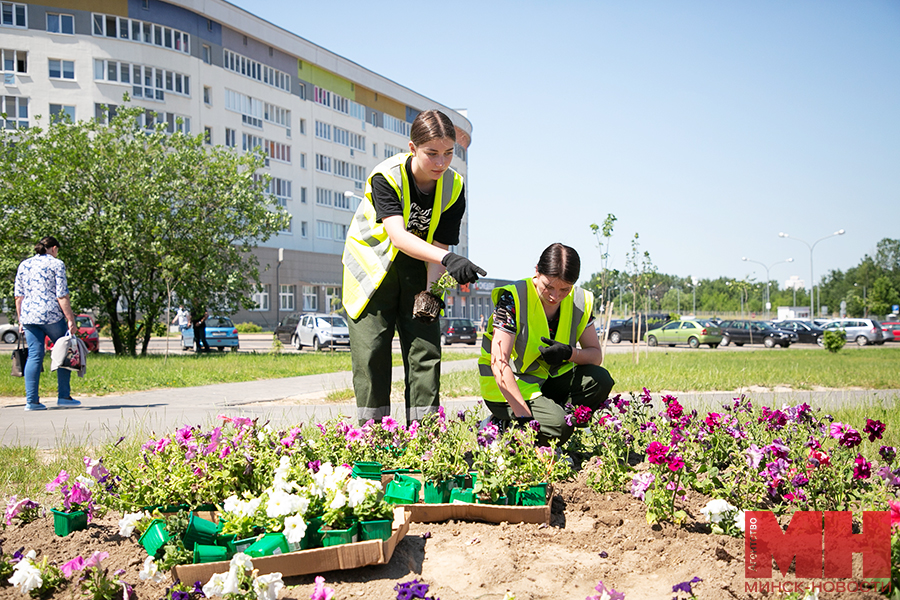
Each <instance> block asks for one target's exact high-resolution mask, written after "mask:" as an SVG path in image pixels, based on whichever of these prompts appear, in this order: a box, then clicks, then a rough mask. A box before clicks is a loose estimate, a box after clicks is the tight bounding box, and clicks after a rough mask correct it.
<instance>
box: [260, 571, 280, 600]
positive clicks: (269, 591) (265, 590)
mask: <svg viewBox="0 0 900 600" xmlns="http://www.w3.org/2000/svg"><path fill="white" fill-rule="evenodd" d="M283 587H284V581H282V580H281V573H278V572H275V573H269V574H267V575H259V576H258V577H257V578H256V579H254V580H253V592H254V593H255V594H256V600H275V599H276V598H277V597H278V592H279V591H280V590H281V588H283Z"/></svg>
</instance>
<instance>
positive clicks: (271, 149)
mask: <svg viewBox="0 0 900 600" xmlns="http://www.w3.org/2000/svg"><path fill="white" fill-rule="evenodd" d="M264 146H265V150H266V156H268V157H269V158H271V159H272V160H277V161H278V162H283V163H288V164H290V162H291V147H290V146H288V145H287V144H282V143H280V142H274V141H272V140H265V142H264Z"/></svg>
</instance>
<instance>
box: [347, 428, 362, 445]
mask: <svg viewBox="0 0 900 600" xmlns="http://www.w3.org/2000/svg"><path fill="white" fill-rule="evenodd" d="M364 435H365V434H363V431H362V429H357V428H356V427H351V428H350V431H348V432H347V433H346V434H345V435H344V438H345V439H346V440H347V441H348V442H350V443H353V442H358V441H360V440H362V439H363V437H364Z"/></svg>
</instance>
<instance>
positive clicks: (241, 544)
mask: <svg viewBox="0 0 900 600" xmlns="http://www.w3.org/2000/svg"><path fill="white" fill-rule="evenodd" d="M234 537H235V538H237V536H234ZM256 540H257V538H256V537H248V538H244V539H242V540H238V539H235V540H233V541H231V542H227V544H228V546H227V548H228V551H229V552H231V555H232V556H234V555H235V554H237V553H238V552H244V553H246V552H247V548H249V547H250V546H252V545H253V544H254V543H255V542H256Z"/></svg>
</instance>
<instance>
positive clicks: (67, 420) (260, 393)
mask: <svg viewBox="0 0 900 600" xmlns="http://www.w3.org/2000/svg"><path fill="white" fill-rule="evenodd" d="M476 364H477V359H474V358H473V359H468V360H459V361H452V362H446V363H443V364H442V365H441V370H442V372H443V373H450V372H453V371H461V370H469V369H472V370H474V369H476V368H477V367H476ZM391 378H392V380H393V381H401V380H402V379H403V367H394V369H393V370H392V372H391ZM351 387H352V379H351V374H350V373H349V372H341V373H328V374H324V375H307V376H304V377H290V378H287V379H269V380H265V381H248V382H243V383H223V384H217V385H206V386H200V387H192V388H175V389H164V390H152V391H147V392H135V393H132V394H122V395H118V396H112V395H110V396H98V397H85V398H81V401H82V406H81V407H79V408H70V409H57V408H55V406H54V402H53V401H52V400H51V401H50V402H49V403H47V406H48V408H50V410H47V411H43V412H25V410H24V406H25V399H24V398H23V399H22V401H21V403H15V404H10V405H8V406H5V407H2V408H0V446H36V447H39V448H55V447H57V446H59V445H62V444H65V445H72V444H78V443H81V444H85V445H100V444H102V443H104V442H107V441H115V440H117V439H118V438H119V437H120V436H122V435H126V434H131V435H134V434H141V435H145V434H147V435H149V433H150V432H154V431H155V432H156V433H157V434H158V435H162V434H163V433H166V432H169V431H171V430H172V429H174V428H176V427H181V426H183V425H201V426H207V425H210V424H212V423H216V422H217V417H218V415H220V414H228V415H231V416H245V417H251V418H255V417H261V418H262V419H263V420H269V421H271V423H272V425H273V426H275V427H281V426H286V425H296V424H298V423H303V422H309V421H310V420H317V421H319V420H325V419H329V418H332V417H336V416H338V415H345V416H348V417H351V419H354V418H355V414H356V404H355V403H354V402H353V401H352V400H351V401H347V402H333V403H327V402H326V401H325V398H326V396H327V395H328V393H329V392H331V391H334V390H343V389H347V388H351ZM613 391H614V392H615V390H613ZM745 393H746V394H747V395H748V396H749V397H750V398H751V399H752V400H753V403H754V405H757V406H759V405H766V406H772V407H781V406H782V404H785V403H789V404H799V403H801V402H808V403H809V404H810V405H812V406H814V407H820V408H823V409H825V410H829V409H834V408H835V407H838V406H841V405H843V404H846V403H853V404H857V403H872V404H876V405H879V406H897V405H898V404H900V390H876V391H873V390H829V391H783V392H782V391H775V392H768V391H746V392H745ZM675 395H676V396H677V397H678V399H679V400H680V401H681V403H682V405H684V406H685V407H687V408H697V409H703V408H709V409H711V410H715V409H716V408H720V407H721V406H722V405H723V404H730V403H731V402H732V399H733V398H734V397H736V396H740V393H738V392H692V393H676V394H675ZM653 397H654V399H655V402H654V404H655V405H659V401H658V399H659V393H657V392H655V391H654V394H653ZM480 402H481V400H480V398H461V399H458V400H445V401H444V402H443V403H442V404H443V405H444V407H445V408H446V410H447V411H448V412H449V413H450V414H455V413H456V411H457V410H459V409H461V408H468V407H471V406H474V405H477V404H479V403H480ZM393 413H394V416H395V417H396V418H399V419H400V420H401V421H402V420H404V419H405V411H404V408H403V404H402V402H401V403H396V402H395V403H394V405H393Z"/></svg>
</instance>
